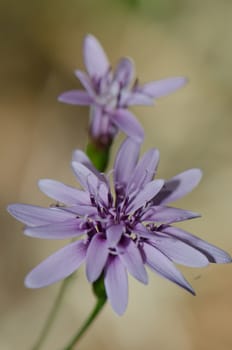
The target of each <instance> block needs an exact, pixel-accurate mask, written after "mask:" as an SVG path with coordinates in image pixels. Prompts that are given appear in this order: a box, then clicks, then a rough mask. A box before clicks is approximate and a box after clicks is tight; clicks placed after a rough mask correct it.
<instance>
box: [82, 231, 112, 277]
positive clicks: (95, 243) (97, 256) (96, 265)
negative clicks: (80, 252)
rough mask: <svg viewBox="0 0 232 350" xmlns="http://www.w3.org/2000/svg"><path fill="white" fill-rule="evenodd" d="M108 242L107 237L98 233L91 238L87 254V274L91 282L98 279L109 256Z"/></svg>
mask: <svg viewBox="0 0 232 350" xmlns="http://www.w3.org/2000/svg"><path fill="white" fill-rule="evenodd" d="M108 254H109V251H108V244H107V241H106V239H105V238H103V237H102V236H101V235H100V234H97V235H95V236H94V237H93V239H92V240H91V242H90V244H89V247H88V251H87V255H86V276H87V278H88V281H89V282H90V283H93V282H94V281H96V280H97V279H98V277H99V276H100V274H101V273H102V270H103V268H104V266H105V264H106V261H107V258H108Z"/></svg>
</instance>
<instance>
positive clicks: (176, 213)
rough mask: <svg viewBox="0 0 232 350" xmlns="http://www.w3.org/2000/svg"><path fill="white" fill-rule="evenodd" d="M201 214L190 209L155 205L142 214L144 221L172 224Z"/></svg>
mask: <svg viewBox="0 0 232 350" xmlns="http://www.w3.org/2000/svg"><path fill="white" fill-rule="evenodd" d="M200 216H201V215H200V214H198V213H195V212H193V211H189V210H183V209H179V208H172V207H162V206H153V207H151V208H149V209H148V210H147V211H146V213H145V214H144V215H143V216H142V219H143V220H144V221H155V222H162V223H164V224H171V223H173V222H179V221H185V220H190V219H194V218H199V217H200Z"/></svg>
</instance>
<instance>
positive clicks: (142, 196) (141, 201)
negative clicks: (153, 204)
mask: <svg viewBox="0 0 232 350" xmlns="http://www.w3.org/2000/svg"><path fill="white" fill-rule="evenodd" d="M163 184H164V180H153V181H151V182H148V183H147V184H146V185H145V186H144V188H143V189H142V190H140V191H139V192H138V194H137V195H136V197H135V198H134V199H133V200H132V202H131V203H130V204H129V205H128V207H127V212H129V211H136V210H137V209H139V208H141V207H143V206H145V205H146V204H147V203H148V202H149V201H150V200H151V199H152V198H153V197H154V196H155V195H156V194H157V193H158V192H159V191H160V190H161V188H162V187H163Z"/></svg>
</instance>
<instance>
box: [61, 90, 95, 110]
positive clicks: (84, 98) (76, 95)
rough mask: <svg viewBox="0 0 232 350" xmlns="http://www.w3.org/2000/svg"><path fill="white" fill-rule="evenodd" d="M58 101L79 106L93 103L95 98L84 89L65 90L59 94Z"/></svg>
mask: <svg viewBox="0 0 232 350" xmlns="http://www.w3.org/2000/svg"><path fill="white" fill-rule="evenodd" d="M58 101H60V102H64V103H68V104H70V105H79V106H89V105H90V104H91V103H93V99H92V98H91V97H90V96H89V94H88V93H87V92H85V91H82V90H70V91H66V92H63V93H62V94H60V95H59V96H58Z"/></svg>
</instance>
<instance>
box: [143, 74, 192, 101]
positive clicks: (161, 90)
mask: <svg viewBox="0 0 232 350" xmlns="http://www.w3.org/2000/svg"><path fill="white" fill-rule="evenodd" d="M187 82H188V80H187V79H186V78H184V77H173V78H167V79H162V80H157V81H152V82H150V83H147V84H144V85H142V86H139V87H138V90H139V91H140V92H143V93H145V94H147V95H148V96H150V97H153V98H159V97H162V96H166V95H168V94H170V93H172V92H174V91H176V90H178V89H180V88H181V87H182V86H184V85H185V84H186V83H187Z"/></svg>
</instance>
